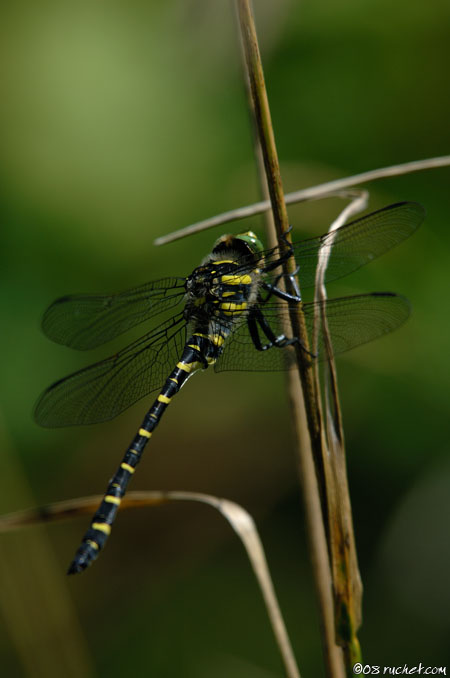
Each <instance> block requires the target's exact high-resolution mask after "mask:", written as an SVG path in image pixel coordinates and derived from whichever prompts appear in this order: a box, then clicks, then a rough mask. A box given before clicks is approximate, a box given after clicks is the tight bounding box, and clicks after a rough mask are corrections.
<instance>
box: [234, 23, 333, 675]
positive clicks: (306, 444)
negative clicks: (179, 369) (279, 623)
mask: <svg viewBox="0 0 450 678" xmlns="http://www.w3.org/2000/svg"><path fill="white" fill-rule="evenodd" d="M240 38H241V39H240V41H239V42H240V46H241V55H242V59H243V66H244V81H245V89H246V93H247V103H248V107H249V111H250V118H251V126H252V132H253V147H254V148H253V150H254V155H255V161H256V168H257V175H258V182H259V189H260V194H261V197H262V198H264V199H266V200H268V199H269V189H268V185H267V179H266V174H265V171H264V158H263V153H262V148H261V143H260V140H259V137H258V130H257V126H256V119H255V109H254V105H253V99H252V92H251V88H250V82H249V78H248V73H247V71H246V69H245V63H244V58H245V55H244V46H243V44H242V35H241V34H240ZM264 216H265V219H264V221H265V231H266V239H267V244H268V246H269V247H275V246H276V245H277V238H276V231H275V224H274V219H273V214H272V211H271V210H268V211H266V212H265V213H264ZM279 284H280V287H281V288H282V289H283V288H285V285H284V280H283V279H282V280H280V283H279ZM286 325H287V327H286V328H285V329H284V330H283V331H285V334H287V335H288V334H289V323H288V322H287V321H286ZM287 390H288V395H289V402H290V407H291V411H292V413H293V417H292V418H293V422H294V428H295V431H294V434H295V435H294V437H295V440H296V445H297V458H298V461H299V474H300V478H301V482H302V491H303V494H302V496H303V499H304V505H305V516H306V521H307V523H308V524H309V526H310V527H309V530H308V531H307V533H308V545H309V551H310V554H311V558H312V560H313V565H312V566H313V568H314V570H315V571H316V572H318V573H319V574H318V577H319V578H320V579H321V580H322V581H323V582H324V585H323V586H320V587H317V588H318V594H319V595H320V596H322V600H321V601H320V607H321V608H322V609H323V610H324V614H326V619H325V620H324V621H323V622H321V637H326V641H325V646H326V647H328V648H330V652H333V649H332V648H333V647H334V653H335V654H336V657H333V658H332V659H331V661H330V663H331V664H335V665H336V666H341V667H342V658H341V650H340V648H338V647H337V646H336V645H335V643H334V638H335V630H334V628H335V627H334V615H333V604H332V598H331V593H330V589H329V587H328V586H327V583H328V582H329V581H330V580H331V571H330V567H329V561H328V553H327V543H326V535H325V530H324V524H323V520H322V509H321V506H320V500H319V491H318V487H317V479H316V474H315V470H314V464H313V460H312V452H311V442H310V438H309V435H308V424H307V421H306V412H305V404H304V400H303V392H302V389H301V385H300V381H299V378H298V372H297V369H296V368H295V366H292V367H291V368H290V369H289V371H288V372H287ZM272 623H273V622H272ZM339 678H344V672H343V670H342V671H341V674H340V676H339Z"/></svg>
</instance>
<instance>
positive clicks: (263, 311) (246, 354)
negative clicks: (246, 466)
mask: <svg viewBox="0 0 450 678" xmlns="http://www.w3.org/2000/svg"><path fill="white" fill-rule="evenodd" d="M424 215H425V211H424V208H423V207H422V206H421V205H420V204H418V203H416V202H402V203H396V204H393V205H390V206H388V207H385V208H383V209H380V210H377V211H376V212H372V213H371V214H368V215H366V216H363V217H361V218H359V219H356V220H355V221H352V222H350V223H348V224H346V225H344V226H342V227H341V228H339V229H337V230H336V231H334V232H333V233H327V234H325V235H322V236H320V237H315V238H311V239H307V240H302V241H299V242H294V243H293V244H292V245H289V246H287V245H286V247H287V249H286V248H284V251H282V250H281V249H280V248H279V247H274V248H271V249H266V250H264V249H263V245H262V243H261V241H260V240H259V239H258V238H257V236H256V235H255V234H254V233H253V232H252V231H247V232H245V233H240V234H238V235H224V236H222V237H220V238H219V239H218V240H217V241H216V243H215V245H214V247H213V248H212V250H211V252H210V253H209V254H208V255H207V256H206V257H205V258H204V260H203V262H202V263H201V265H200V266H198V267H197V268H195V269H194V270H193V271H192V273H190V274H189V275H188V276H187V277H166V278H162V279H159V280H155V281H153V282H149V283H146V284H144V285H141V286H139V287H135V288H134V289H131V290H128V291H126V292H120V293H117V294H74V295H69V296H64V297H61V298H60V299H57V300H56V301H55V302H53V303H52V304H51V305H50V306H49V308H48V309H47V310H46V311H45V313H44V316H43V320H42V328H43V331H44V333H45V334H46V335H47V337H48V338H50V339H51V340H53V341H55V342H57V343H59V344H63V345H65V346H68V347H71V348H73V349H78V350H88V349H92V348H95V347H97V346H99V345H102V344H104V343H106V342H108V341H110V340H111V339H113V338H115V337H117V336H119V335H121V334H123V333H125V332H127V331H128V330H130V329H131V328H133V327H135V326H137V325H139V324H141V323H144V322H145V321H150V320H152V319H154V318H156V317H157V316H158V315H163V316H164V314H165V316H169V317H165V319H163V320H162V321H160V322H158V323H157V324H156V326H155V327H153V329H150V330H149V331H147V332H146V333H145V334H143V336H142V337H140V338H138V339H136V340H135V341H133V342H132V343H130V344H129V345H128V346H126V347H125V348H123V349H122V350H120V351H119V352H117V353H114V354H113V355H111V356H109V357H108V358H106V359H104V360H101V361H99V362H96V363H95V364H93V365H90V366H88V367H86V368H84V369H81V370H79V371H77V372H75V373H74V374H71V375H69V376H67V377H64V378H63V379H61V380H59V381H57V382H56V383H54V384H53V385H51V386H50V387H49V388H48V389H47V390H45V391H44V392H43V393H42V395H41V396H40V398H39V400H38V402H37V404H36V407H35V411H34V416H35V420H36V421H37V423H38V424H40V425H42V426H44V427H59V426H74V425H77V426H78V425H83V424H94V423H99V422H104V421H108V420H110V419H112V418H114V417H116V416H117V415H118V414H120V413H121V412H123V411H124V410H125V409H127V408H128V407H130V406H131V405H132V404H133V403H135V402H137V401H138V400H140V399H141V398H143V397H144V396H147V395H148V394H149V393H151V392H152V391H156V390H158V395H157V397H156V399H155V401H154V402H153V404H152V405H151V407H150V409H149V410H148V412H147V413H146V415H145V417H144V419H143V421H142V423H141V425H140V427H139V429H138V431H137V433H136V435H135V436H134V437H133V439H132V441H131V443H130V445H129V447H128V448H127V450H126V452H125V454H124V456H123V458H122V461H121V462H120V464H119V467H118V468H117V471H116V473H115V474H114V476H113V477H112V479H111V480H110V482H109V483H108V486H107V488H106V492H105V494H104V496H103V499H102V501H101V503H100V505H99V507H98V509H97V511H96V513H95V515H94V516H93V518H92V520H91V523H90V525H89V528H88V530H87V532H86V533H85V535H84V537H83V539H82V541H81V544H80V546H79V548H78V550H77V551H76V554H75V556H74V558H73V560H72V562H71V564H70V567H69V569H68V574H75V573H79V572H82V571H83V570H85V569H86V568H87V567H88V566H89V565H90V564H91V563H92V562H93V561H94V560H95V559H96V558H97V556H98V554H99V552H100V551H101V549H102V548H103V546H104V545H105V542H106V540H107V538H108V536H109V534H110V533H111V526H112V524H113V522H114V519H115V517H116V514H117V512H118V509H119V507H120V503H121V500H122V498H123V496H124V494H125V492H126V490H127V486H128V484H129V481H130V479H131V478H132V476H133V475H134V473H135V470H136V467H137V465H138V463H139V461H140V460H141V458H142V454H143V452H144V449H145V447H146V445H147V443H148V441H149V440H150V438H151V437H152V435H153V433H154V430H155V428H156V426H157V425H158V423H159V422H160V420H161V418H162V416H163V414H164V412H165V411H166V409H167V407H168V405H169V404H170V402H171V401H172V399H173V397H174V396H175V395H176V394H177V393H178V392H179V390H180V389H181V387H182V386H183V385H184V384H185V382H186V381H187V380H188V378H189V377H191V376H192V375H193V374H194V373H196V372H198V371H201V370H205V369H207V368H209V367H214V370H216V371H218V372H220V371H223V370H256V371H272V370H283V369H287V368H288V367H289V365H290V364H291V363H292V352H293V346H294V344H295V343H297V342H298V339H297V338H296V337H287V336H286V335H285V333H284V331H283V328H284V327H285V324H284V321H285V319H286V318H287V315H288V313H289V310H290V307H291V306H292V305H295V306H296V307H297V306H298V304H299V303H300V302H301V298H300V295H299V293H298V290H297V291H296V290H295V288H294V292H293V293H288V292H286V291H284V290H283V289H281V288H280V286H279V283H280V279H281V278H282V277H283V275H284V274H283V269H282V266H283V264H284V263H285V262H286V260H287V258H288V257H290V256H294V257H295V260H296V263H297V272H298V276H299V280H300V287H301V289H303V288H307V287H312V286H313V285H314V279H315V272H316V266H317V261H318V257H319V253H320V256H322V254H326V255H329V261H328V267H327V269H326V273H325V281H326V282H330V281H332V280H335V279H338V278H341V277H343V276H345V275H348V274H349V273H352V272H354V271H356V270H357V269H359V268H360V267H361V266H364V265H365V264H367V263H369V262H370V261H372V260H374V259H376V258H377V257H379V256H380V255H382V254H383V253H385V252H387V251H388V250H390V249H391V248H392V247H394V246H395V245H397V244H399V243H400V242H402V241H403V240H405V239H406V238H407V237H408V236H410V235H411V234H412V233H413V232H414V231H415V230H416V229H417V228H418V227H419V225H420V224H421V222H422V221H423V219H424ZM280 300H284V303H283V302H281V301H280ZM301 303H302V311H303V314H304V317H305V324H306V327H307V329H308V331H309V332H311V331H312V327H313V323H314V318H315V316H316V315H317V311H318V310H319V311H320V313H321V315H323V314H325V316H326V321H327V329H328V332H329V336H330V337H331V340H332V347H333V348H332V351H333V354H334V355H337V354H340V353H342V352H344V351H347V350H349V349H352V348H354V347H356V346H359V345H360V344H363V343H365V342H368V341H372V340H373V339H376V338H377V337H381V336H383V335H384V334H387V333H389V332H392V331H393V330H395V329H397V328H398V327H400V325H401V324H402V323H403V322H404V321H405V320H406V319H407V318H408V316H409V313H410V305H409V302H408V300H407V299H406V298H405V297H403V296H401V295H398V294H394V293H391V292H374V293H369V294H359V295H355V296H347V297H340V298H335V299H329V300H326V301H316V302H308V303H306V302H301ZM321 339H322V335H321V333H320V331H319V337H318V341H317V343H316V345H315V351H316V352H315V353H314V354H311V353H309V352H308V356H307V357H308V359H310V360H316V359H317V360H322V359H324V358H325V356H326V350H325V346H324V344H325V342H324V341H323V340H321Z"/></svg>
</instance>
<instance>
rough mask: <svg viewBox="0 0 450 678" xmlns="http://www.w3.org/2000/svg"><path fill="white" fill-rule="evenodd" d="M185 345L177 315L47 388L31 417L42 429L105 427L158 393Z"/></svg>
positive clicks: (181, 324)
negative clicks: (125, 346)
mask: <svg viewBox="0 0 450 678" xmlns="http://www.w3.org/2000/svg"><path fill="white" fill-rule="evenodd" d="M185 340H186V322H185V320H184V318H183V314H182V313H180V314H178V315H176V316H175V317H174V318H171V319H170V320H167V321H166V322H164V323H163V324H162V325H160V326H159V327H158V328H156V329H155V330H154V331H153V332H149V333H148V334H146V335H144V336H143V337H141V338H140V339H138V340H137V341H135V342H133V343H132V344H130V345H129V346H127V348H124V349H123V350H122V351H120V352H119V353H116V354H115V355H112V356H111V357H109V358H106V360H101V361H100V362H98V363H95V364H94V365H90V366H89V367H86V368H85V369H82V370H80V371H79V372H75V373H74V374H71V375H69V376H68V377H65V378H64V379H61V380H60V381H57V382H56V383H55V384H53V385H52V386H50V388H48V389H47V390H46V391H44V393H43V394H42V395H41V397H40V398H39V400H38V402H37V404H36V408H35V411H34V417H35V420H36V421H37V423H38V424H40V425H41V426H46V427H57V426H75V425H76V426H78V425H80V424H95V423H98V422H101V421H108V420H109V419H113V418H114V417H115V416H117V415H118V414H120V412H123V410H125V409H126V408H127V407H129V406H130V405H132V404H133V403H135V402H136V401H137V400H139V399H140V398H142V397H144V396H145V395H147V394H148V393H150V392H151V391H154V390H155V389H158V388H160V387H161V386H162V385H163V383H164V381H165V380H166V379H167V377H168V375H169V373H170V371H171V370H172V369H173V368H174V367H175V365H176V362H177V360H178V358H179V356H180V355H181V352H182V350H183V347H184V343H185Z"/></svg>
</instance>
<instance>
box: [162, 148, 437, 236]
mask: <svg viewBox="0 0 450 678" xmlns="http://www.w3.org/2000/svg"><path fill="white" fill-rule="evenodd" d="M449 165H450V155H443V156H440V157H437V158H427V159H425V160H415V161H414V162H406V163H403V164H400V165H392V166H391V167H381V168H379V169H376V170H370V171H368V172H362V173H361V174H354V175H353V176H351V177H345V178H344V179H335V180H334V181H328V182H326V183H325V184H319V185H318V186H311V187H310V188H304V189H302V190H300V191H294V192H293V193H286V195H285V196H284V198H285V203H286V205H293V204H295V203H298V202H303V201H305V200H319V199H321V198H325V197H329V196H331V195H333V194H335V193H336V191H340V190H342V189H345V188H350V187H352V186H356V185H358V184H364V183H367V182H369V181H375V180H376V179H385V178H387V177H394V176H400V175H402V174H409V173H411V172H421V171H423V170H427V169H437V168H438V167H448V166H449ZM270 209H271V203H270V201H269V200H263V201H261V202H256V203H253V204H252V205H246V206H245V207H238V208H237V209H235V210H229V211H228V212H222V214H217V215H215V216H214V217H210V218H209V219H203V220H202V221H198V222H196V223H195V224H191V225H190V226H185V227H184V228H182V229H180V230H178V231H173V233H169V234H168V235H164V236H162V237H160V238H156V240H155V242H154V244H155V245H165V244H167V243H169V242H173V241H174V240H178V239H179V238H185V237H186V236H188V235H192V234H193V233H199V232H200V231H204V230H206V229H208V228H213V227H215V226H220V225H222V224H227V223H230V222H231V221H238V220H239V219H246V218H247V217H253V216H256V215H258V214H263V213H264V212H267V210H270Z"/></svg>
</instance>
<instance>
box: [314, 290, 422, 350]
mask: <svg viewBox="0 0 450 678" xmlns="http://www.w3.org/2000/svg"><path fill="white" fill-rule="evenodd" d="M303 308H304V314H305V323H306V327H307V329H308V333H309V336H311V333H312V327H313V323H314V316H315V314H316V313H317V311H319V312H320V313H323V311H325V316H326V322H327V326H328V330H329V334H330V337H331V343H332V352H333V354H334V355H338V354H339V353H344V352H345V351H350V350H351V349H352V348H356V347H357V346H361V345H362V344H366V343H368V342H369V341H373V340H374V339H378V338H379V337H382V336H384V335H385V334H389V333H390V332H393V331H394V330H396V329H398V328H399V327H400V326H401V325H403V323H404V322H405V321H406V320H407V319H408V317H409V315H410V313H411V305H410V303H409V301H408V299H406V297H403V296H401V295H400V294H394V293H393V292H372V293H371V294H357V295H355V296H351V297H341V298H338V299H330V300H328V301H325V302H317V303H314V302H313V303H310V304H304V306H303ZM317 357H318V359H319V360H323V359H325V358H326V352H325V342H324V332H323V327H321V329H320V330H319V336H318V346H317Z"/></svg>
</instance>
